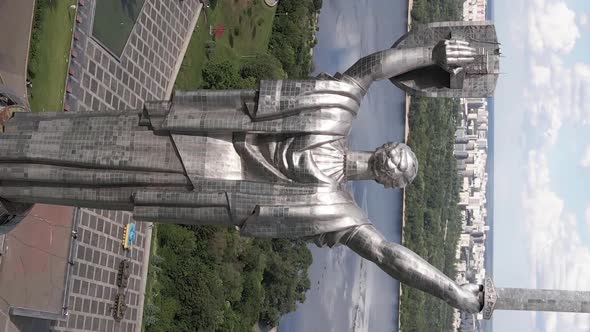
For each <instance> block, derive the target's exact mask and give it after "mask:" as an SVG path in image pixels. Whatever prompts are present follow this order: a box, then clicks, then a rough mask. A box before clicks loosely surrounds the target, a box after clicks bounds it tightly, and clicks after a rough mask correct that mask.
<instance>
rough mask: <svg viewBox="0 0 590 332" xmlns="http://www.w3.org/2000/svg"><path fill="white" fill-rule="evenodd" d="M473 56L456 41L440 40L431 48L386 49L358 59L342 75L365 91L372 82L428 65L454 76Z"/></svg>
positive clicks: (466, 46)
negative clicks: (453, 73) (436, 66)
mask: <svg viewBox="0 0 590 332" xmlns="http://www.w3.org/2000/svg"><path fill="white" fill-rule="evenodd" d="M474 55H475V49H474V48H472V47H470V46H469V43H467V42H465V41H460V40H442V41H441V42H439V43H438V44H437V45H436V46H434V47H429V46H428V47H416V48H406V49H394V48H390V49H387V50H383V51H379V52H376V53H373V54H371V55H367V56H365V57H363V58H361V59H360V60H358V61H357V62H356V63H355V64H354V65H352V67H350V68H349V69H348V70H346V71H345V72H344V78H345V79H349V80H351V81H353V82H355V83H356V84H358V85H359V86H360V87H361V88H363V89H364V90H367V89H368V88H369V86H370V85H371V83H372V82H373V81H378V80H383V79H388V78H391V77H395V76H398V75H401V74H404V73H407V72H409V71H412V70H415V69H419V68H423V67H428V66H432V65H439V66H441V67H442V68H443V69H445V70H447V71H449V72H455V71H457V70H459V69H460V68H461V66H462V65H464V64H467V63H469V62H472V61H473V60H474Z"/></svg>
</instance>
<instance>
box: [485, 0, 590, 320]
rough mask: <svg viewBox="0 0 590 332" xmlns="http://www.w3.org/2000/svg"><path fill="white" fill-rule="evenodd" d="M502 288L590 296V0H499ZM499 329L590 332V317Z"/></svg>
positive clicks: (526, 316) (497, 264)
mask: <svg viewBox="0 0 590 332" xmlns="http://www.w3.org/2000/svg"><path fill="white" fill-rule="evenodd" d="M494 5H495V13H494V14H495V24H496V28H497V31H498V38H499V40H500V42H501V43H502V52H503V54H504V58H503V59H502V62H501V71H502V72H503V75H502V76H501V78H500V80H499V82H498V86H497V89H496V93H495V97H496V98H495V102H496V103H495V104H496V107H495V114H494V117H495V118H494V120H495V138H496V141H495V151H494V153H495V164H494V167H495V174H496V177H495V183H494V190H495V197H494V206H495V210H494V214H495V220H494V226H495V229H494V232H495V233H494V236H495V242H496V243H495V252H494V278H495V283H496V286H497V287H529V288H550V289H571V290H586V291H590V24H589V15H590V1H588V0H518V1H514V0H511V1H509V0H495V2H494ZM494 329H495V330H496V331H590V315H576V314H555V313H548V314H541V313H526V312H501V311H497V312H496V313H494Z"/></svg>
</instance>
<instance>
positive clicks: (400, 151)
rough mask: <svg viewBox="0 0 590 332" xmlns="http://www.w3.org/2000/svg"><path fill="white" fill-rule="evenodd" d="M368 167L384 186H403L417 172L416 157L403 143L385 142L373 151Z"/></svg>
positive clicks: (414, 176) (409, 181)
mask: <svg viewBox="0 0 590 332" xmlns="http://www.w3.org/2000/svg"><path fill="white" fill-rule="evenodd" d="M370 167H371V170H372V171H373V174H374V176H375V181H377V182H378V183H381V184H382V185H383V186H384V187H385V188H404V187H405V186H407V185H408V184H410V183H411V182H412V181H413V180H414V178H416V175H417V174H418V159H417V158H416V155H415V154H414V152H412V150H411V149H410V147H409V146H407V145H405V144H404V143H385V144H383V145H382V146H381V147H379V148H377V150H375V152H374V153H373V156H372V157H371V160H370Z"/></svg>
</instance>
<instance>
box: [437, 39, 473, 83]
mask: <svg viewBox="0 0 590 332" xmlns="http://www.w3.org/2000/svg"><path fill="white" fill-rule="evenodd" d="M475 55H476V50H475V48H473V47H471V46H470V45H469V43H468V42H466V41H463V40H459V39H444V40H441V41H440V42H438V44H436V46H435V47H434V48H433V49H432V60H433V62H434V63H436V64H437V65H438V66H440V67H441V68H442V69H444V70H445V71H447V72H448V73H449V74H450V75H451V77H450V88H452V89H460V88H462V87H463V81H464V79H465V73H466V71H465V66H467V65H469V64H470V63H472V62H474V61H475Z"/></svg>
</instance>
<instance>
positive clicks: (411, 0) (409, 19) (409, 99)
mask: <svg viewBox="0 0 590 332" xmlns="http://www.w3.org/2000/svg"><path fill="white" fill-rule="evenodd" d="M413 7H414V0H408V15H407V19H406V20H407V24H406V30H407V31H408V32H409V31H410V30H411V29H412V8H413ZM411 103H412V97H411V96H410V95H409V94H407V93H406V110H405V111H406V119H405V129H404V142H405V143H406V144H407V143H408V138H409V136H410V104H411ZM401 224H402V230H401V241H400V243H402V244H403V243H404V229H405V227H406V190H405V189H402V223H401ZM398 304H399V306H398V308H399V310H398V320H397V323H398V326H397V328H398V331H399V330H401V319H400V317H401V310H402V284H401V283H400V284H399V298H398Z"/></svg>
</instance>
